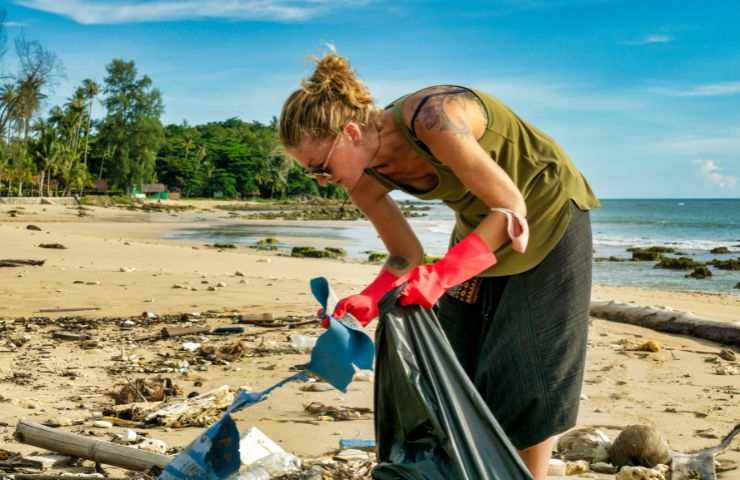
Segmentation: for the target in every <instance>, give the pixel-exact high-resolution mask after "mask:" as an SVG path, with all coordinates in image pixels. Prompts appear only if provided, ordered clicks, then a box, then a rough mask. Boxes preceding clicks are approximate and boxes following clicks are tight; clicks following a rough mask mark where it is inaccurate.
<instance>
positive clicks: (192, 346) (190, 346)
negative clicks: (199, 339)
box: [182, 342, 200, 352]
mask: <svg viewBox="0 0 740 480" xmlns="http://www.w3.org/2000/svg"><path fill="white" fill-rule="evenodd" d="M182 349H183V350H185V351H186V352H196V351H198V350H199V349H200V343H196V342H185V343H183V344H182Z"/></svg>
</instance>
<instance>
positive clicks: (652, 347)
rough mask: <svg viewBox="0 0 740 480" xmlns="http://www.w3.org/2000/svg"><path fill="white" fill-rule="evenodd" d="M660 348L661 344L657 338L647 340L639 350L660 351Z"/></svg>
mask: <svg viewBox="0 0 740 480" xmlns="http://www.w3.org/2000/svg"><path fill="white" fill-rule="evenodd" d="M660 349H661V347H660V344H659V343H658V342H656V341H655V340H648V341H647V342H645V343H643V344H642V345H640V346H639V347H637V350H639V351H640V352H653V353H657V352H660Z"/></svg>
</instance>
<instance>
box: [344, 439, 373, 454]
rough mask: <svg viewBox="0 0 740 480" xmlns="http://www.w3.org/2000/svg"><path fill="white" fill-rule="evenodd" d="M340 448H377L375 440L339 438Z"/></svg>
mask: <svg viewBox="0 0 740 480" xmlns="http://www.w3.org/2000/svg"><path fill="white" fill-rule="evenodd" d="M339 448H356V449H357V450H371V451H372V450H375V440H358V439H352V438H343V439H341V440H339Z"/></svg>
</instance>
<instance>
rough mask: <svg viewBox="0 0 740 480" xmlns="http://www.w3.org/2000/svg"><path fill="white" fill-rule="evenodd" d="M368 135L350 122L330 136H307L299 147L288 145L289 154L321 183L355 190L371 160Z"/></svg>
mask: <svg viewBox="0 0 740 480" xmlns="http://www.w3.org/2000/svg"><path fill="white" fill-rule="evenodd" d="M364 138H365V137H364V135H363V133H362V131H361V130H360V128H359V126H358V125H357V124H355V123H354V122H350V123H348V124H347V125H345V126H344V128H343V129H342V130H341V131H340V132H339V133H338V134H337V135H336V136H335V137H332V138H329V139H323V140H313V139H305V140H303V141H302V142H301V144H300V145H298V147H295V148H287V149H286V152H287V153H288V155H290V156H291V157H293V158H294V159H295V161H296V162H297V163H298V164H299V165H300V166H301V167H302V168H303V169H304V170H305V171H306V174H307V175H309V176H311V177H314V178H315V179H316V181H317V182H318V183H319V185H322V186H324V185H327V184H335V185H341V186H342V187H344V188H345V190H347V191H351V190H352V189H353V188H354V187H355V185H357V182H358V181H359V180H360V177H361V176H362V173H363V171H364V169H365V167H366V164H367V162H368V160H369V158H370V157H369V156H368V153H367V149H366V148H364V147H365V146H364V143H363V140H364Z"/></svg>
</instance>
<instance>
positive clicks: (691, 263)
mask: <svg viewBox="0 0 740 480" xmlns="http://www.w3.org/2000/svg"><path fill="white" fill-rule="evenodd" d="M702 266H704V264H703V263H700V262H697V261H695V260H693V259H691V258H689V257H678V258H676V257H660V261H659V262H658V264H657V265H655V268H666V269H668V270H691V269H692V268H697V267H702Z"/></svg>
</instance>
